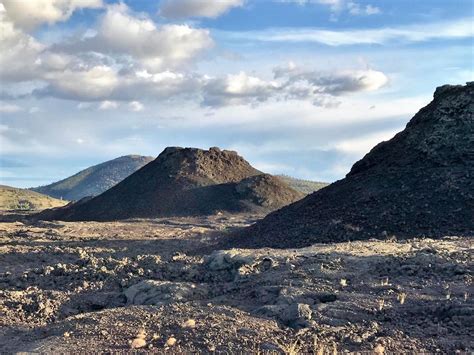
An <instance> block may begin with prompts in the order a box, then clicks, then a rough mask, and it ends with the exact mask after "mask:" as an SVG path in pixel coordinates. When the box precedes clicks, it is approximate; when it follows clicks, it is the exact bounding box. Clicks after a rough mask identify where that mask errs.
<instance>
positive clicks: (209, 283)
mask: <svg viewBox="0 0 474 355" xmlns="http://www.w3.org/2000/svg"><path fill="white" fill-rule="evenodd" d="M258 217H259V216H249V215H240V216H226V215H219V216H212V217H207V218H175V219H148V220H128V221H124V222H103V223H99V222H36V223H34V224H23V223H21V222H14V220H19V219H18V216H4V218H3V220H4V222H2V223H0V327H1V328H0V353H12V352H22V351H28V352H31V351H37V352H45V353H57V352H71V351H75V352H77V351H84V352H87V351H91V350H94V351H103V352H111V351H112V352H114V351H120V352H123V351H156V352H166V351H167V352H170V353H177V352H202V353H209V352H216V353H258V352H268V353H287V354H295V353H303V352H310V353H316V354H333V353H334V352H344V351H348V352H358V351H370V352H373V353H384V352H385V353H393V352H397V353H399V352H412V353H420V352H429V353H434V352H440V353H447V354H448V353H449V354H453V353H456V352H461V353H463V352H471V351H473V350H474V342H473V340H472V336H471V334H473V333H474V329H473V328H474V300H473V296H472V290H473V288H472V279H473V248H472V241H471V239H469V238H461V237H445V238H442V239H438V240H433V239H429V238H425V239H407V240H403V241H396V240H392V241H376V240H369V241H359V242H352V243H350V242H347V243H338V244H316V245H313V246H311V247H307V248H302V249H278V250H276V249H258V250H249V249H230V250H214V249H215V245H222V244H221V243H222V240H223V239H224V238H226V237H227V235H228V234H231V233H229V232H232V231H233V230H235V229H236V228H239V227H242V226H246V225H249V224H251V223H253V222H254V221H255V219H257V218H258ZM20 219H21V218H20Z"/></svg>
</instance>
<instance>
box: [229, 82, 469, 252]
mask: <svg viewBox="0 0 474 355" xmlns="http://www.w3.org/2000/svg"><path fill="white" fill-rule="evenodd" d="M473 112H474V83H468V84H467V85H465V86H461V85H458V86H450V85H445V86H442V87H440V88H438V89H436V92H435V94H434V99H433V101H432V102H431V103H430V104H429V105H428V106H426V107H424V108H423V109H421V110H420V111H419V112H418V113H417V114H416V115H415V116H414V117H413V119H412V120H411V121H410V122H409V123H408V124H407V126H406V128H405V129H404V130H403V131H402V132H400V133H398V134H397V135H396V136H395V137H393V138H392V139H391V140H389V141H387V142H382V143H380V144H378V145H377V146H376V147H374V148H373V149H372V150H371V151H370V152H369V153H368V154H367V155H366V156H365V157H364V158H363V159H362V160H360V161H358V162H357V163H355V164H354V166H353V167H352V169H351V171H350V172H349V173H348V174H347V176H346V177H345V178H344V179H342V180H340V181H337V182H335V183H334V184H331V185H330V186H328V187H326V188H323V189H322V190H319V191H317V192H315V193H313V194H312V195H310V196H308V197H306V198H305V199H303V200H300V201H298V202H296V203H294V204H292V205H289V206H287V207H284V208H282V209H281V210H278V211H276V212H273V213H271V214H270V215H268V216H267V217H266V218H264V219H263V220H262V221H260V222H257V223H256V224H255V225H253V226H251V227H249V228H247V229H245V230H244V231H242V232H240V233H238V235H237V236H236V237H235V239H234V240H232V242H231V243H233V245H236V246H241V247H275V248H288V247H301V246H307V245H311V244H313V243H318V242H323V243H326V242H340V241H346V240H362V239H369V238H387V237H390V236H396V237H397V238H406V237H416V236H430V237H441V236H446V235H469V236H472V235H474V119H473Z"/></svg>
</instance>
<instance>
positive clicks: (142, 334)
mask: <svg viewBox="0 0 474 355" xmlns="http://www.w3.org/2000/svg"><path fill="white" fill-rule="evenodd" d="M137 338H141V339H145V338H146V331H145V329H143V328H142V329H140V330H139V331H138V334H137Z"/></svg>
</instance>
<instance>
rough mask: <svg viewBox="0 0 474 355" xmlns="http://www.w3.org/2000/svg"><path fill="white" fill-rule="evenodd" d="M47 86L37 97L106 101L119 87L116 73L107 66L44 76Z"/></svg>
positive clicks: (51, 73) (70, 70) (50, 73)
mask: <svg viewBox="0 0 474 355" xmlns="http://www.w3.org/2000/svg"><path fill="white" fill-rule="evenodd" d="M44 78H45V79H46V80H47V82H48V84H49V85H48V86H47V87H46V88H45V89H43V90H37V93H38V95H50V96H56V97H60V98H65V99H72V100H84V101H89V100H100V99H107V98H109V97H110V96H111V94H112V93H113V91H114V90H115V89H116V87H117V86H118V85H119V78H118V76H117V73H116V72H115V71H114V70H113V69H112V68H110V67H107V66H95V67H92V68H90V69H86V70H72V69H67V70H64V71H58V72H49V73H45V74H44Z"/></svg>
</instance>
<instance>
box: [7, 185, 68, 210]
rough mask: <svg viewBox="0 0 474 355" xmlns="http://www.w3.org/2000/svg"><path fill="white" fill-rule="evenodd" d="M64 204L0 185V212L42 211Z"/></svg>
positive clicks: (38, 194)
mask: <svg viewBox="0 0 474 355" xmlns="http://www.w3.org/2000/svg"><path fill="white" fill-rule="evenodd" d="M66 203H67V201H62V200H57V199H55V198H52V197H50V196H46V195H43V194H40V193H38V192H34V191H30V190H27V189H18V188H16V187H10V186H5V185H0V210H44V209H46V208H53V207H60V206H64V205H65V204H66Z"/></svg>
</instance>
